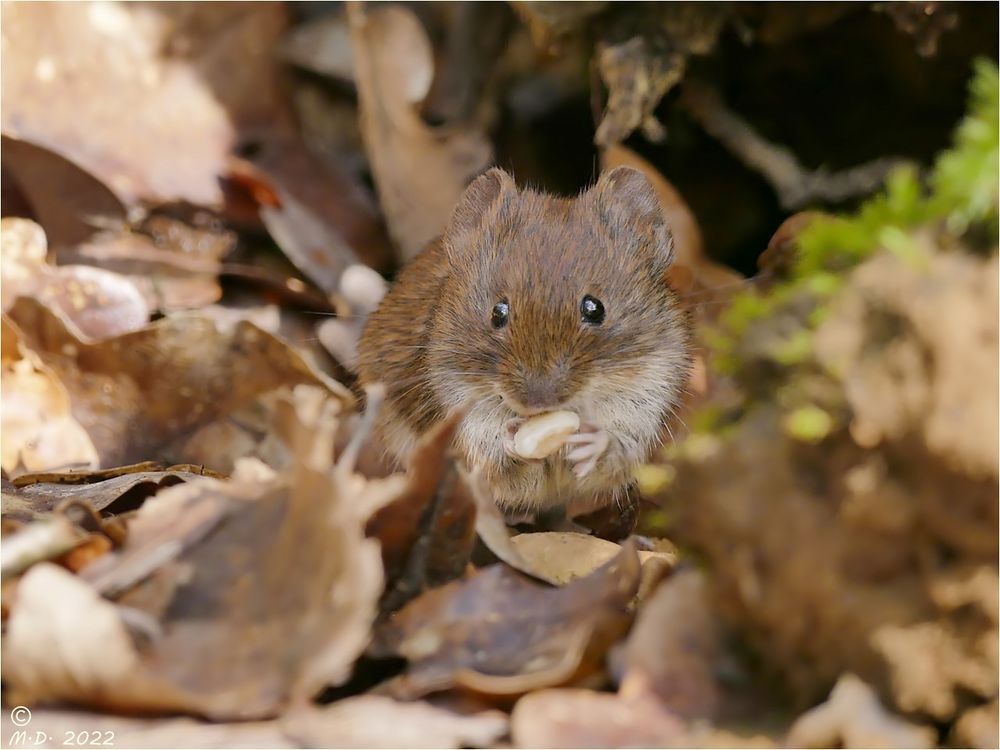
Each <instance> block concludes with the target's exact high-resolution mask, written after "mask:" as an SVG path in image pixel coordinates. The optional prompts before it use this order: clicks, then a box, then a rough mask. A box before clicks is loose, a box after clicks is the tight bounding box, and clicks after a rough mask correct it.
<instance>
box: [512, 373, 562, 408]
mask: <svg viewBox="0 0 1000 750" xmlns="http://www.w3.org/2000/svg"><path fill="white" fill-rule="evenodd" d="M561 385H562V384H561V383H560V382H559V379H558V378H556V377H554V376H553V375H537V374H536V375H527V376H525V378H524V386H523V387H522V389H521V403H522V404H524V405H525V406H526V407H528V408H529V409H547V408H549V407H554V406H558V405H559V404H560V402H561V401H562V400H563V394H562V387H561Z"/></svg>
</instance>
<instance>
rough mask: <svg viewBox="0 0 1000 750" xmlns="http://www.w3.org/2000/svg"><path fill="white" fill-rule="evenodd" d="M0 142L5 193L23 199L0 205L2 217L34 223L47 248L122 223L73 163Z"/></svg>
mask: <svg viewBox="0 0 1000 750" xmlns="http://www.w3.org/2000/svg"><path fill="white" fill-rule="evenodd" d="M43 65H44V63H43ZM4 91H6V83H4ZM0 143H2V150H3V182H4V185H5V189H6V185H7V182H8V180H10V181H11V182H12V183H13V187H15V188H16V189H17V190H19V191H20V192H21V193H22V194H23V195H24V196H25V205H23V206H17V205H6V201H5V205H4V213H5V214H6V215H10V216H22V217H30V218H34V219H36V220H37V221H38V223H39V224H41V225H42V227H43V228H44V229H45V234H46V235H47V236H48V238H49V243H50V244H51V245H52V247H53V248H55V249H57V250H58V249H61V248H63V247H66V246H71V245H74V244H76V243H78V242H83V241H84V240H86V239H87V238H88V237H90V236H91V235H92V234H94V232H95V231H97V230H98V229H99V228H102V227H107V226H116V225H120V224H123V223H124V222H125V221H126V218H127V217H126V209H125V206H124V205H122V203H121V201H120V200H118V198H117V197H116V196H115V194H114V193H113V192H112V191H111V190H109V189H108V188H107V187H106V186H105V185H104V183H102V182H101V181H100V180H99V179H97V177H95V176H94V175H92V174H90V173H89V172H87V171H85V170H84V169H83V168H81V167H80V166H79V165H78V164H75V163H73V162H72V161H70V160H69V159H66V158H65V157H63V156H60V155H59V154H57V153H56V152H54V151H50V150H49V149H47V148H43V147H42V146H39V145H36V144H34V143H29V142H28V141H23V140H19V139H17V138H11V137H9V136H8V135H6V134H4V135H3V136H2V137H0ZM5 198H6V195H5Z"/></svg>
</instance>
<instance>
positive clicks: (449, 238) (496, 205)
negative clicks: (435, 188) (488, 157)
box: [444, 167, 517, 252]
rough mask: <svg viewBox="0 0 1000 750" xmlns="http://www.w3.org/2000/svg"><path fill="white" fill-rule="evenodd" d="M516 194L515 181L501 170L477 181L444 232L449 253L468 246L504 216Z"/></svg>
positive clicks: (483, 175)
mask: <svg viewBox="0 0 1000 750" xmlns="http://www.w3.org/2000/svg"><path fill="white" fill-rule="evenodd" d="M516 193H517V186H516V185H515V184H514V180H513V178H511V176H510V175H509V174H507V173H506V172H505V171H503V170H502V169H500V168H499V167H493V168H492V169H490V170H488V171H486V172H484V173H483V174H481V175H479V177H477V178H476V179H475V180H473V181H472V182H471V183H470V184H469V186H468V187H467V188H466V189H465V192H464V193H462V197H461V198H459V199H458V204H457V205H456V206H455V208H454V209H453V210H452V212H451V218H450V219H449V220H448V227H447V228H446V229H445V231H444V237H445V244H446V246H447V247H448V251H449V252H453V251H454V249H457V248H461V247H463V246H465V245H466V244H467V243H466V242H464V240H466V239H467V238H468V237H469V236H470V235H472V234H474V233H476V232H478V231H479V230H480V229H482V227H483V226H484V225H486V224H487V223H488V222H489V221H493V220H496V219H497V218H498V217H499V216H501V215H502V213H503V212H504V209H505V208H506V206H507V205H508V204H509V202H510V200H511V198H513V197H514V195H515V194H516Z"/></svg>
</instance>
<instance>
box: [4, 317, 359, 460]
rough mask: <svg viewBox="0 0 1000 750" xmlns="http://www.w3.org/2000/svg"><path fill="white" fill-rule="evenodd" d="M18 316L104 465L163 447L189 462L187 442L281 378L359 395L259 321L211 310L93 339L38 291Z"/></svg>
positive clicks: (344, 399) (345, 398) (347, 397)
mask: <svg viewBox="0 0 1000 750" xmlns="http://www.w3.org/2000/svg"><path fill="white" fill-rule="evenodd" d="M10 315H11V318H12V319H13V320H14V321H16V322H17V324H18V325H19V326H20V328H21V330H22V331H23V332H24V333H23V336H24V337H26V340H30V341H32V345H33V346H34V348H35V350H36V351H37V352H38V354H39V356H40V358H41V359H42V361H43V362H44V363H45V364H46V365H47V366H50V367H51V368H52V370H53V371H54V372H55V373H56V375H57V376H58V378H59V379H60V380H61V381H62V382H63V383H64V384H65V386H66V389H67V390H68V391H69V393H70V402H71V405H72V410H73V414H74V416H75V417H76V419H77V420H78V421H79V422H80V424H81V425H83V427H84V429H85V430H86V433H87V435H89V436H90V439H91V440H92V441H93V443H94V445H95V446H96V449H97V454H98V456H99V457H100V462H101V464H103V465H105V466H108V465H117V464H124V463H129V462H131V461H137V460H144V459H150V458H154V457H159V456H163V455H164V454H171V458H172V459H175V462H178V463H180V462H186V461H187V459H186V458H185V448H184V441H185V440H186V439H188V438H189V437H190V436H191V435H192V434H193V433H194V432H195V431H197V430H199V429H201V428H204V427H205V426H206V425H208V424H210V423H212V422H214V421H216V420H219V419H223V418H224V417H226V416H227V415H228V414H231V413H232V412H235V411H237V410H239V409H242V408H246V407H248V406H250V405H252V404H254V403H256V402H257V400H258V399H259V398H261V397H262V396H264V395H266V394H268V393H269V392H272V391H274V390H276V389H277V388H280V387H282V386H290V385H295V384H298V383H307V384H318V385H321V386H323V387H325V388H326V389H327V390H328V391H329V392H330V393H331V394H333V395H334V396H336V397H337V398H338V399H339V400H340V402H341V403H342V404H344V405H345V406H346V405H350V404H352V403H353V401H354V399H353V396H352V395H351V394H350V392H349V391H348V390H347V389H346V388H344V387H343V386H342V385H340V384H339V383H337V382H335V381H333V380H330V379H329V378H327V377H326V376H324V375H322V374H321V373H319V372H317V371H316V370H314V369H313V368H312V367H310V366H309V365H308V364H307V363H306V361H305V360H304V359H303V358H302V357H301V356H300V355H299V354H298V353H297V352H295V351H294V350H293V349H291V347H289V346H288V345H287V344H285V343H284V342H283V341H282V340H281V339H278V338H277V337H275V336H273V335H272V334H269V333H267V332H265V331H262V330H261V329H259V328H257V327H256V326H255V325H253V324H252V323H247V322H242V323H238V324H237V325H236V326H235V327H233V328H232V329H230V330H227V331H225V332H222V331H219V330H218V328H217V327H216V326H215V324H214V323H213V322H212V321H211V320H208V319H206V318H203V317H200V316H198V315H183V316H181V315H178V316H174V317H169V318H164V319H162V320H159V321H157V322H155V323H153V324H151V325H149V326H147V327H146V328H142V329H140V330H138V331H133V332H131V333H127V334H124V335H122V336H118V337H115V338H112V339H107V340H105V341H101V342H88V341H85V340H81V339H79V338H77V337H75V336H74V335H73V334H72V333H70V331H68V330H67V328H66V326H65V324H64V323H63V322H62V321H61V320H60V319H59V318H58V317H57V316H56V315H54V314H53V313H52V312H51V311H49V310H48V309H47V308H45V307H44V306H42V305H41V304H39V303H38V302H36V301H34V300H31V299H28V298H22V299H20V300H19V301H18V302H17V303H15V305H14V307H13V308H11V310H10Z"/></svg>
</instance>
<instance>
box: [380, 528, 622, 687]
mask: <svg viewBox="0 0 1000 750" xmlns="http://www.w3.org/2000/svg"><path fill="white" fill-rule="evenodd" d="M639 570H640V569H639V559H638V557H637V556H636V553H635V547H634V546H633V545H632V544H631V543H628V544H626V545H625V547H624V548H623V549H622V552H621V554H620V555H618V557H616V558H615V559H614V560H612V561H611V562H610V563H608V564H607V565H605V566H604V567H603V568H601V569H599V570H597V571H596V572H594V573H592V574H591V575H590V576H588V577H586V578H581V579H578V580H576V581H574V582H572V583H570V584H567V585H566V586H564V587H561V588H552V587H549V586H544V585H542V584H539V583H536V582H534V581H532V580H530V579H528V578H526V577H524V576H523V575H521V574H520V573H517V572H515V571H513V570H511V569H510V568H508V567H507V566H506V565H494V566H491V567H489V568H487V569H485V570H482V571H480V572H478V573H476V574H474V575H473V576H471V577H470V578H468V579H466V580H463V581H458V582H454V583H451V584H449V585H447V586H445V587H443V588H439V589H435V590H433V591H429V592H427V593H425V594H423V595H422V596H420V597H418V598H417V599H415V600H414V601H412V602H410V604H408V605H407V606H406V607H405V608H403V609H402V610H401V611H400V612H398V613H397V614H396V615H395V616H393V617H392V618H391V619H390V620H389V621H388V622H387V623H386V624H385V625H384V626H383V627H382V628H381V631H380V632H379V633H378V635H377V637H376V643H375V645H374V646H373V649H372V653H373V654H374V655H376V656H402V657H404V658H406V659H407V660H408V661H409V668H408V670H407V671H406V673H405V674H403V675H402V676H401V677H398V678H395V679H394V680H392V681H391V682H389V683H387V684H386V685H385V686H384V690H385V691H386V692H388V693H389V694H391V695H394V696H395V697H399V698H406V699H413V698H416V697H420V696H421V695H426V694H427V693H430V692H434V691H438V690H444V689H447V688H450V687H462V688H465V689H467V690H471V691H473V692H476V693H481V694H484V695H493V696H514V695H522V694H524V693H526V692H529V691H531V690H537V689H539V688H543V687H552V686H556V685H564V684H568V683H570V682H572V681H573V680H574V679H579V678H582V677H583V676H585V675H589V674H592V673H593V672H594V671H595V670H597V669H599V668H600V664H601V662H602V661H603V657H604V654H605V652H606V651H607V649H608V648H609V647H610V646H611V644H612V643H614V642H615V641H616V640H617V638H618V637H619V636H620V635H621V634H622V633H623V632H624V631H625V630H626V629H627V628H628V625H629V622H630V621H631V617H632V615H631V613H630V611H629V603H630V602H631V601H632V598H633V597H634V596H635V593H636V590H637V589H638V585H639Z"/></svg>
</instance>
